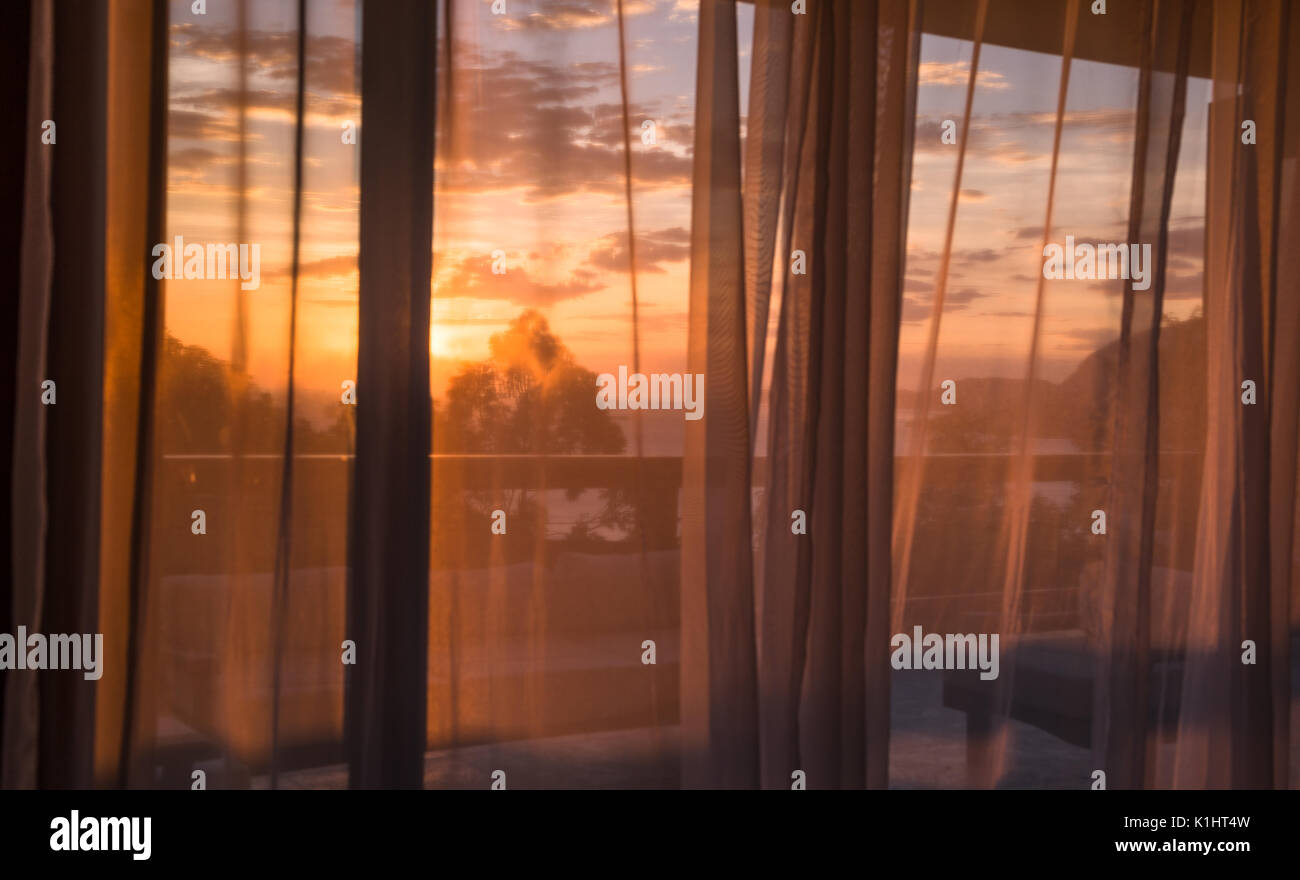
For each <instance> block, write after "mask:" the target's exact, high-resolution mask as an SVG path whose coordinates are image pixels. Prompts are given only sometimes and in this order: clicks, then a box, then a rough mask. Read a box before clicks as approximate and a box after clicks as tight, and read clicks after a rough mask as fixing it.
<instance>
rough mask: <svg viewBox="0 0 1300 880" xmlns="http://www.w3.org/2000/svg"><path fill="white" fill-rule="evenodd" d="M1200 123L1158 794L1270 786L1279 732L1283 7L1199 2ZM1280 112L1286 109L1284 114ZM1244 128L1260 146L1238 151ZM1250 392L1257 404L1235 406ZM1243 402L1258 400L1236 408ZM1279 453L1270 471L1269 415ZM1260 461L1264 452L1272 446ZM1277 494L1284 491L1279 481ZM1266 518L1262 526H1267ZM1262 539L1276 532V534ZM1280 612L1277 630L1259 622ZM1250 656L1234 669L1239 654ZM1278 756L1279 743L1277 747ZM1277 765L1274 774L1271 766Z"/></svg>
mask: <svg viewBox="0 0 1300 880" xmlns="http://www.w3.org/2000/svg"><path fill="white" fill-rule="evenodd" d="M1213 8H1214V28H1213V70H1212V76H1213V79H1212V83H1211V101H1212V103H1211V105H1210V116H1209V138H1210V141H1209V161H1208V163H1207V168H1208V181H1207V217H1206V220H1207V224H1206V228H1207V230H1208V238H1207V242H1206V286H1205V316H1206V333H1207V338H1206V343H1207V353H1208V354H1207V362H1206V393H1207V400H1206V412H1207V426H1208V428H1207V435H1206V440H1205V460H1204V464H1203V469H1202V475H1201V493H1200V516H1199V519H1198V523H1197V531H1196V542H1197V543H1196V557H1195V565H1194V569H1193V584H1192V595H1191V597H1190V622H1189V629H1188V638H1187V655H1186V661H1185V669H1184V673H1183V686H1182V702H1181V714H1180V718H1179V727H1178V746H1177V753H1176V755H1175V758H1174V764H1173V770H1172V785H1174V786H1175V787H1192V788H1228V787H1249V788H1255V787H1269V786H1272V785H1274V784H1276V783H1277V782H1278V781H1279V778H1280V775H1281V774H1284V773H1285V763H1286V762H1285V761H1282V760H1279V758H1281V757H1283V752H1284V751H1285V748H1284V747H1283V745H1282V744H1281V743H1279V742H1276V741H1275V737H1276V736H1278V735H1279V734H1281V733H1283V732H1285V726H1284V725H1279V724H1277V723H1276V722H1275V720H1274V718H1275V715H1276V714H1277V713H1281V712H1288V711H1289V705H1288V704H1289V699H1288V700H1287V701H1285V702H1283V701H1282V700H1280V699H1278V698H1280V697H1282V696H1283V695H1284V694H1286V693H1287V692H1288V691H1289V687H1287V686H1285V685H1284V684H1283V682H1285V681H1287V676H1288V675H1289V668H1290V641H1291V640H1290V638H1289V632H1288V630H1289V626H1287V625H1286V624H1284V623H1283V621H1285V620H1286V618H1287V617H1288V616H1289V614H1287V612H1286V610H1285V607H1286V602H1287V600H1288V599H1289V597H1290V593H1291V584H1290V576H1289V573H1288V572H1287V571H1286V570H1285V566H1280V565H1279V566H1276V569H1277V575H1278V576H1279V578H1280V582H1275V581H1273V580H1272V578H1271V574H1272V572H1271V571H1270V568H1272V567H1273V566H1272V564H1271V560H1272V556H1271V553H1272V550H1271V546H1272V543H1273V542H1274V541H1276V542H1279V543H1280V545H1281V546H1283V547H1286V546H1288V545H1289V544H1290V541H1291V536H1290V528H1289V527H1290V519H1291V517H1290V515H1289V514H1288V513H1287V510H1288V509H1290V510H1294V493H1293V485H1287V484H1286V483H1283V484H1282V485H1280V486H1277V491H1280V492H1282V493H1283V495H1284V496H1286V497H1287V498H1288V501H1287V502H1286V503H1283V504H1279V505H1278V506H1277V507H1276V508H1275V509H1272V510H1271V509H1270V502H1269V498H1270V493H1271V492H1272V491H1274V486H1275V485H1276V484H1272V483H1271V478H1272V476H1273V472H1274V470H1276V471H1277V472H1278V473H1279V474H1282V475H1287V474H1293V473H1294V459H1295V455H1296V450H1295V445H1294V443H1293V442H1290V438H1289V436H1288V434H1289V433H1290V432H1289V430H1288V429H1287V428H1286V427H1285V426H1284V423H1283V421H1282V420H1283V419H1285V418H1288V417H1289V414H1285V413H1280V412H1277V411H1276V410H1275V409H1274V407H1275V405H1276V404H1275V402H1274V395H1275V394H1281V395H1282V398H1281V399H1282V400H1283V401H1287V400H1290V399H1293V398H1292V395H1293V394H1294V389H1295V383H1296V382H1297V381H1300V377H1297V376H1296V375H1295V374H1294V373H1292V374H1290V375H1286V374H1281V373H1273V374H1272V375H1270V374H1269V372H1268V370H1269V366H1270V364H1274V363H1276V349H1275V346H1290V345H1293V344H1294V340H1293V339H1292V340H1286V341H1283V339H1282V338H1281V337H1277V336H1273V335H1271V334H1270V333H1269V331H1268V328H1269V324H1270V321H1271V320H1274V318H1273V316H1272V315H1271V314H1270V306H1271V305H1272V304H1273V303H1275V302H1277V301H1278V300H1277V299H1276V298H1275V294H1274V292H1273V285H1275V284H1277V283H1278V278H1277V275H1276V266H1275V260H1276V250H1275V248H1276V246H1277V245H1276V242H1277V238H1276V236H1277V223H1278V219H1279V214H1278V212H1279V210H1280V208H1281V205H1280V204H1279V201H1278V200H1277V194H1278V192H1279V191H1280V187H1279V181H1278V179H1277V177H1278V170H1279V159H1280V153H1281V151H1282V147H1283V144H1284V142H1285V141H1284V137H1282V136H1280V135H1279V133H1284V132H1285V126H1286V124H1287V120H1286V116H1287V115H1288V114H1286V112H1285V110H1287V109H1291V108H1293V107H1294V105H1295V101H1294V98H1290V99H1289V100H1288V101H1287V102H1286V103H1283V102H1282V101H1281V100H1280V99H1279V96H1280V93H1279V91H1277V89H1278V84H1279V83H1283V82H1285V81H1286V79H1285V78H1286V72H1285V71H1286V68H1285V61H1286V57H1287V53H1286V52H1285V51H1283V48H1282V40H1283V39H1284V38H1285V37H1286V36H1287V35H1288V34H1289V23H1288V20H1287V16H1286V13H1287V11H1288V5H1287V4H1283V3H1278V2H1254V0H1240V2H1226V3H1216V4H1214V7H1213ZM1288 105H1289V106H1288ZM1244 120H1251V121H1253V122H1254V123H1255V126H1256V130H1257V131H1260V132H1264V133H1265V134H1264V135H1263V136H1260V137H1259V139H1258V142H1257V143H1254V144H1249V143H1244V142H1243V141H1244V140H1245V136H1244V133H1243V125H1244V122H1243V121H1244ZM1246 383H1253V385H1254V387H1255V388H1256V389H1257V392H1256V393H1257V398H1255V397H1252V396H1250V395H1249V392H1248V388H1247V384H1246ZM1252 400H1258V402H1257V403H1256V402H1251V401H1252ZM1274 414H1276V415H1277V416H1278V417H1279V418H1278V421H1277V427H1276V430H1277V431H1278V435H1277V437H1276V439H1277V440H1278V441H1280V442H1279V443H1278V446H1282V444H1285V447H1284V448H1277V451H1278V452H1279V453H1280V455H1279V456H1278V460H1277V461H1276V462H1274V461H1272V460H1271V458H1270V423H1271V422H1272V418H1271V416H1273V415H1274ZM1275 448H1276V447H1275ZM1288 482H1291V481H1290V480H1289V479H1288ZM1271 519H1272V521H1270V520H1271ZM1275 529H1286V530H1287V534H1285V535H1284V534H1279V533H1277V532H1276V531H1275ZM1277 613H1282V615H1283V617H1282V619H1281V620H1278V619H1276V618H1274V617H1273V616H1272V615H1274V614H1277ZM1248 642H1249V643H1252V644H1253V645H1254V647H1255V650H1256V651H1257V655H1256V659H1255V660H1254V661H1251V660H1248V659H1247V652H1248V644H1247V643H1248ZM1286 748H1289V745H1288V746H1287V747H1286ZM1278 765H1282V766H1278Z"/></svg>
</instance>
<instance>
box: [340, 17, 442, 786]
mask: <svg viewBox="0 0 1300 880" xmlns="http://www.w3.org/2000/svg"><path fill="white" fill-rule="evenodd" d="M362 33H363V34H364V39H365V52H364V55H363V58H362V78H361V90H362V92H361V94H362V107H363V113H364V115H363V120H362V122H363V142H362V152H361V254H360V266H361V301H360V310H361V311H360V331H359V332H360V344H359V348H358V354H357V358H358V363H357V439H356V471H355V490H354V491H355V494H354V501H353V506H352V510H351V554H350V563H351V567H350V573H349V583H348V601H349V606H350V607H349V625H348V633H347V637H348V638H349V639H351V640H353V641H355V642H356V648H357V663H356V665H354V666H351V667H350V669H349V679H348V681H347V687H348V693H347V725H348V733H349V739H348V754H349V765H350V767H349V770H350V784H351V785H352V786H353V787H361V788H373V787H401V788H419V787H421V785H422V783H423V778H424V775H423V767H424V748H425V725H426V721H427V719H426V713H425V700H426V695H427V689H426V677H427V674H428V664H427V662H426V659H425V658H426V654H427V640H428V599H429V485H430V483H429V453H430V452H431V449H432V446H431V438H430V431H431V416H432V413H431V401H430V396H429V318H430V312H429V308H430V300H429V297H430V269H431V247H432V235H433V215H432V209H433V149H434V119H435V108H434V95H435V77H434V71H435V46H436V10H435V9H434V7H433V6H432V5H431V4H428V3H424V2H419V0H409V2H394V3H384V4H374V3H367V4H365V7H364V10H363V19H362Z"/></svg>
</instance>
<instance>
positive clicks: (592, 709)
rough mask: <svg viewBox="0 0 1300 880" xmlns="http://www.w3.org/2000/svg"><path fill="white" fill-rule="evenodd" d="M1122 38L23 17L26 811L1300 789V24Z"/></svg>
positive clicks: (15, 595)
mask: <svg viewBox="0 0 1300 880" xmlns="http://www.w3.org/2000/svg"><path fill="white" fill-rule="evenodd" d="M1108 6H1109V9H1108V10H1107V11H1106V13H1105V14H1104V15H1103V14H1096V13H1094V11H1093V9H1092V7H1091V4H1090V3H1087V2H1083V0H1050V2H1041V0H1038V2H1029V0H860V2H852V0H815V2H814V0H810V2H808V3H807V4H800V5H792V4H791V3H789V2H785V0H770V2H768V0H760V2H756V3H748V2H736V0H700V2H699V3H698V4H695V3H690V2H666V0H665V2H635V3H634V2H631V0H627V2H624V0H601V2H593V3H589V4H576V5H571V4H549V3H545V2H540V0H539V2H531V0H511V2H510V3H509V4H507V5H506V7H505V8H504V9H501V11H500V12H498V8H497V7H494V5H493V4H488V3H482V2H471V0H444V2H441V3H439V4H436V5H431V4H427V3H422V2H416V0H411V2H409V3H407V2H403V3H371V4H363V3H360V2H357V3H336V2H332V0H331V2H318V0H283V2H272V3H251V2H245V0H231V2H227V3H217V2H209V4H208V6H207V13H206V14H204V15H197V14H194V12H193V10H192V8H191V4H189V3H188V2H182V0H156V2H149V0H132V2H120V3H113V4H108V5H105V6H97V7H95V10H94V11H90V10H85V9H82V8H81V7H80V6H75V7H74V6H73V5H72V4H65V3H61V2H52V0H32V2H31V3H29V4H24V11H25V13H26V15H25V17H24V18H23V20H22V22H21V24H22V30H21V35H20V37H19V38H18V39H17V42H18V43H20V44H21V52H15V53H11V54H10V56H8V57H9V61H8V62H7V63H10V64H11V66H12V67H13V68H14V70H15V71H17V73H16V74H15V75H16V76H18V77H19V85H18V86H15V87H14V89H13V90H15V91H16V92H21V95H22V99H23V108H22V109H23V114H24V118H25V120H26V127H25V131H26V132H27V138H26V140H25V141H24V142H23V143H22V144H19V145H15V144H9V145H8V146H7V147H6V161H8V162H9V163H10V166H11V168H15V169H17V168H20V169H21V173H18V172H15V175H16V176H17V177H18V178H19V179H20V184H21V186H20V187H17V188H15V192H14V194H15V197H16V207H9V206H7V207H6V211H7V212H8V213H7V216H8V217H9V219H10V220H11V225H13V227H14V228H15V229H16V230H17V232H18V235H17V237H16V238H15V240H14V242H13V248H14V249H15V254H16V255H17V256H18V257H19V259H18V262H17V264H16V267H15V270H14V273H13V274H14V276H15V284H14V285H13V287H14V289H15V290H16V291H17V296H15V297H12V298H9V299H6V301H5V304H4V308H5V316H6V318H7V319H8V322H7V324H8V326H11V327H13V328H14V330H13V333H12V335H13V342H14V345H13V346H12V348H13V357H12V364H11V367H10V368H8V371H7V372H5V373H4V374H3V378H4V381H5V384H6V388H7V390H8V391H11V392H12V394H11V396H10V397H8V398H6V406H7V411H9V412H11V413H12V418H11V419H9V420H8V421H7V422H6V427H5V442H6V444H7V445H6V447H5V448H6V450H7V454H8V455H9V456H10V458H11V462H10V464H9V465H8V466H7V470H8V477H7V482H6V493H7V494H8V496H9V499H8V513H7V514H6V517H7V518H6V519H5V520H4V528H5V532H6V534H5V536H4V541H3V544H2V546H0V549H3V551H4V552H3V555H2V558H0V562H3V564H5V565H6V566H7V567H8V568H9V570H10V572H11V574H12V576H11V577H8V578H6V579H5V580H4V583H3V585H0V589H3V590H4V592H3V593H2V594H0V601H2V602H3V613H0V632H15V631H16V629H17V627H19V626H23V627H26V628H27V630H28V631H31V632H45V633H59V632H68V633H70V632H102V633H103V635H104V657H103V660H102V663H103V677H102V678H101V679H100V680H98V681H95V682H91V681H86V680H85V679H84V678H83V677H82V676H81V675H80V673H78V672H75V671H66V672H40V673H37V672H34V671H31V670H27V671H6V672H4V673H3V678H0V688H2V690H0V699H2V700H3V725H2V726H0V762H2V763H0V771H2V773H3V776H2V779H0V784H3V786H5V787H33V786H50V787H89V786H135V787H162V788H186V787H192V786H198V785H204V786H208V787H213V788H216V787H269V788H279V787H333V788H339V787H345V786H348V785H352V786H354V787H366V788H371V787H420V786H424V787H429V788H449V787H464V788H488V787H495V788H506V787H509V788H517V787H518V788H527V787H626V786H635V787H679V786H680V787H688V788H701V787H706V788H711V787H723V788H733V787H764V788H790V787H795V788H800V787H811V788H862V787H874V788H883V787H925V788H946V787H960V786H975V787H990V786H1000V787H1063V788H1084V787H1092V788H1098V787H1110V788H1137V787H1287V786H1292V785H1294V784H1295V780H1296V779H1297V773H1298V772H1300V765H1298V764H1297V761H1296V760H1295V738H1296V733H1295V729H1294V727H1293V726H1292V725H1291V723H1290V719H1291V715H1292V713H1293V711H1294V707H1295V705H1296V699H1295V698H1294V697H1293V694H1294V692H1295V689H1296V687H1297V684H1298V683H1300V680H1298V679H1297V676H1296V675H1295V674H1294V673H1295V669H1296V663H1297V661H1298V660H1300V651H1297V650H1295V649H1296V647H1297V644H1296V632H1297V627H1298V626H1300V623H1298V622H1300V611H1297V607H1298V606H1300V603H1297V602H1296V601H1295V593H1296V590H1297V583H1300V578H1298V576H1297V561H1298V556H1297V542H1296V540H1295V532H1296V526H1297V522H1296V516H1295V507H1296V499H1297V494H1298V492H1297V467H1296V464H1297V451H1298V449H1297V447H1298V446H1300V430H1298V422H1297V406H1298V405H1300V355H1298V354H1297V351H1296V348H1297V347H1296V344H1295V343H1296V340H1297V338H1300V295H1297V294H1298V293H1300V292H1297V290H1296V282H1295V277H1296V275H1297V272H1300V266H1297V265H1296V260H1297V259H1298V258H1297V256H1296V254H1297V251H1300V248H1297V247H1296V246H1295V244H1296V241H1295V239H1296V234H1297V227H1296V222H1297V215H1296V205H1298V204H1300V189H1298V187H1300V174H1298V172H1297V168H1298V166H1297V156H1298V155H1300V107H1297V106H1296V102H1297V98H1296V97H1295V96H1297V95H1300V65H1297V64H1295V63H1294V62H1292V63H1288V60H1289V59H1290V58H1293V57H1297V52H1296V51H1294V50H1296V49H1297V48H1298V47H1300V16H1297V15H1295V14H1294V10H1293V8H1292V6H1293V4H1290V3H1287V2H1284V0H1223V2H1209V0H1199V2H1189V3H1181V2H1172V0H1143V2H1138V3H1129V4H1115V3H1112V4H1108ZM47 119H53V120H57V125H58V127H57V131H58V137H57V141H56V142H53V143H47V142H44V141H42V131H43V127H44V126H43V124H44V122H45V120H47ZM20 148H21V149H20ZM178 238H179V239H181V241H180V242H178V241H177V239H178ZM159 243H167V244H169V245H173V246H177V247H178V248H179V250H178V251H177V253H176V254H175V255H174V260H175V265H176V271H175V272H173V273H172V274H171V275H170V276H169V277H163V278H158V277H156V275H155V274H154V273H153V272H151V267H152V266H153V265H154V260H155V258H156V257H157V254H156V253H154V251H153V249H154V248H155V246H156V245H158V244H159ZM1067 243H1069V246H1071V247H1075V246H1077V245H1082V244H1085V243H1086V244H1087V245H1089V246H1091V247H1093V248H1094V251H1093V256H1092V258H1091V259H1092V262H1091V264H1089V265H1090V268H1089V266H1088V265H1085V266H1079V265H1077V264H1075V262H1074V259H1073V256H1071V258H1070V260H1069V264H1070V270H1071V271H1070V273H1069V274H1064V273H1061V274H1058V275H1055V276H1053V273H1052V272H1051V271H1050V267H1047V268H1045V264H1046V263H1047V256H1048V253H1049V252H1050V251H1051V249H1052V248H1053V247H1057V248H1063V247H1065V246H1066V245H1067ZM241 244H242V245H257V246H258V247H259V254H260V263H259V266H258V269H257V270H256V272H255V274H256V276H257V278H256V281H255V282H254V281H253V279H252V278H245V277H242V276H241V277H236V275H235V274H233V270H232V273H223V275H222V277H205V276H207V274H208V273H207V272H206V268H207V267H206V265H205V264H203V263H202V262H201V263H199V264H196V266H195V271H194V272H193V273H191V272H189V271H188V270H187V269H186V262H187V260H186V257H187V256H188V254H186V252H185V246H186V245H198V246H200V247H201V248H202V247H205V246H217V247H221V248H224V247H226V246H228V245H233V246H234V247H235V253H239V246H240V245H241ZM1129 245H1134V246H1136V249H1135V250H1130V249H1129ZM1121 252H1122V253H1123V254H1124V257H1123V258H1121V257H1120V254H1121ZM1103 253H1105V254H1107V255H1108V256H1109V264H1108V268H1109V270H1111V271H1107V270H1105V269H1100V268H1099V267H1100V265H1101V264H1100V262H1099V261H1100V259H1101V255H1102V254H1103ZM242 268H251V267H247V266H245V267H242ZM1075 269H1078V270H1079V271H1078V272H1077V273H1076V272H1075V271H1074V270H1075ZM1116 270H1118V271H1116ZM250 285H251V286H250ZM426 337H427V339H426ZM640 375H646V376H647V377H650V378H651V379H652V380H653V381H655V382H658V381H659V379H663V385H662V386H660V387H662V388H666V389H672V388H673V387H674V385H673V384H672V383H673V382H677V383H678V384H677V386H676V387H678V388H681V389H683V397H684V396H685V394H684V392H685V389H686V387H687V383H691V387H693V388H694V389H695V390H696V391H699V392H700V393H701V394H702V397H701V398H699V399H698V400H697V401H696V403H699V404H700V407H701V408H700V409H699V410H697V411H696V412H695V413H692V412H690V411H689V407H686V406H685V400H684V399H683V400H682V401H679V402H681V403H682V404H683V405H682V406H672V405H668V406H663V407H660V408H657V409H655V408H648V407H644V408H640V409H638V408H636V407H635V406H622V405H621V404H623V403H628V402H630V398H631V397H632V395H630V394H628V393H626V392H627V391H629V390H630V389H628V388H627V387H624V389H623V390H624V392H625V393H624V395H623V396H622V399H621V400H619V401H617V402H618V404H620V405H617V406H612V407H605V406H599V405H596V402H597V400H598V398H597V397H596V391H597V389H598V387H600V385H601V383H603V382H606V381H607V380H608V379H614V380H617V382H618V383H620V384H623V383H626V381H627V380H626V379H623V378H622V377H625V376H626V377H635V376H640ZM656 377H657V378H656ZM47 380H52V381H53V382H54V383H55V385H56V387H57V402H54V400H53V399H52V398H50V399H48V400H43V399H42V395H43V394H44V393H45V390H46V389H45V387H44V385H43V383H44V382H46V381H47ZM697 382H698V383H700V384H695V383H697ZM618 396H619V395H615V397H616V398H617V397H618ZM694 415H699V416H700V417H699V418H695V417H693V416H694ZM936 635H937V636H938V637H939V638H940V639H941V644H943V642H942V640H943V639H945V638H947V637H954V638H967V637H968V638H969V643H970V645H971V650H972V652H973V653H971V654H970V656H969V658H968V659H969V661H970V662H968V663H963V664H956V663H954V662H953V661H952V658H951V657H949V656H945V655H944V652H943V651H942V650H941V651H940V652H939V654H938V655H930V654H929V652H928V651H927V650H925V648H924V646H925V645H927V644H929V643H928V642H927V641H926V639H927V637H931V636H936ZM994 639H996V642H994V641H993V640H994ZM913 641H916V642H917V644H916V645H915V650H913V646H912V642H913ZM900 644H903V645H905V646H906V649H905V650H904V649H900V647H899V645H900ZM948 644H949V645H952V644H955V643H954V642H952V641H949V643H948ZM963 644H964V643H963ZM980 645H983V646H985V647H986V648H987V647H989V646H992V653H991V654H990V653H989V651H983V652H981V651H980V650H979V648H978V646H980ZM951 653H952V652H951V650H950V651H949V654H951ZM923 655H925V657H928V659H925V658H924V657H923ZM986 660H993V661H995V662H993V664H992V667H991V668H990V667H989V666H987V665H984V664H983V663H982V662H981V661H986ZM916 661H919V668H912V667H913V666H916V665H918V664H917V662H916ZM931 661H935V662H931ZM954 667H956V668H954ZM985 673H992V674H991V675H988V674H985Z"/></svg>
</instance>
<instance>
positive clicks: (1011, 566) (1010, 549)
mask: <svg viewBox="0 0 1300 880" xmlns="http://www.w3.org/2000/svg"><path fill="white" fill-rule="evenodd" d="M1078 25H1079V3H1078V0H1068V2H1067V3H1066V6H1065V21H1064V38H1063V40H1062V48H1061V76H1060V82H1059V85H1058V89H1057V99H1056V121H1055V125H1054V128H1053V134H1052V152H1051V165H1050V169H1049V171H1048V178H1047V203H1046V209H1045V211H1044V215H1043V236H1042V240H1041V243H1040V247H1039V251H1038V252H1039V253H1040V254H1041V253H1045V252H1046V250H1047V244H1048V242H1049V241H1051V236H1052V235H1053V228H1052V217H1053V211H1054V209H1055V199H1056V186H1057V170H1058V167H1059V164H1060V156H1061V132H1062V129H1063V127H1064V125H1065V108H1066V100H1067V98H1068V96H1069V91H1070V67H1071V63H1072V62H1073V60H1074V46H1075V37H1076V35H1077V33H1078ZM1045 282H1046V277H1045V275H1044V274H1043V273H1040V274H1039V276H1038V278H1037V279H1036V282H1035V292H1034V311H1033V328H1032V330H1031V331H1030V335H1029V354H1028V360H1027V364H1026V369H1025V383H1024V392H1023V395H1022V399H1021V401H1020V402H1019V404H1018V409H1016V410H1014V413H1015V417H1017V418H1018V419H1019V422H1020V424H1019V425H1018V430H1014V431H1013V434H1012V437H1013V442H1014V444H1015V445H1014V446H1013V447H1012V451H1013V460H1012V463H1011V481H1010V486H1009V487H1008V489H1007V498H1006V506H1005V508H1004V514H1003V520H1002V526H1001V530H1000V532H999V542H1000V543H999V550H1000V551H1001V550H1003V549H1005V554H1004V560H1005V561H1004V565H1005V567H1004V569H1003V583H1002V591H1001V592H1002V596H1001V612H1000V619H999V626H998V633H999V636H1000V638H1001V640H1003V641H1004V642H1014V640H1015V638H1016V636H1017V635H1018V634H1019V633H1020V632H1021V630H1022V610H1023V603H1024V598H1025V589H1026V576H1025V572H1026V565H1027V562H1028V559H1029V556H1030V553H1031V549H1032V548H1031V547H1030V546H1029V525H1030V515H1031V509H1030V508H1031V504H1032V501H1033V493H1034V455H1033V452H1034V450H1033V439H1032V438H1033V425H1034V419H1035V417H1036V415H1037V412H1036V407H1037V404H1038V401H1037V399H1036V391H1037V383H1036V382H1035V380H1036V379H1037V378H1038V377H1039V375H1040V370H1041V368H1042V365H1041V364H1040V363H1039V351H1040V348H1041V345H1042V325H1043V317H1044V293H1045V286H1044V285H1045ZM1015 677H1016V668H1015V656H1014V655H1013V654H1009V655H1008V656H1007V657H1006V658H1004V659H1003V661H1002V663H1001V672H1000V675H999V677H998V679H997V682H996V685H995V687H994V692H993V718H994V723H995V725H996V728H995V730H994V731H993V736H992V740H991V742H990V749H991V754H990V757H991V759H992V760H991V762H990V764H989V770H990V773H991V776H990V777H989V778H988V779H987V780H985V781H986V782H988V783H990V784H992V783H993V782H995V781H996V780H997V779H998V778H999V777H1000V776H1001V775H1002V770H1003V768H1004V766H1005V764H1006V760H1007V749H1008V734H1009V730H1008V721H1009V718H1010V714H1011V703H1012V699H1013V693H1014V688H1015Z"/></svg>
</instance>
